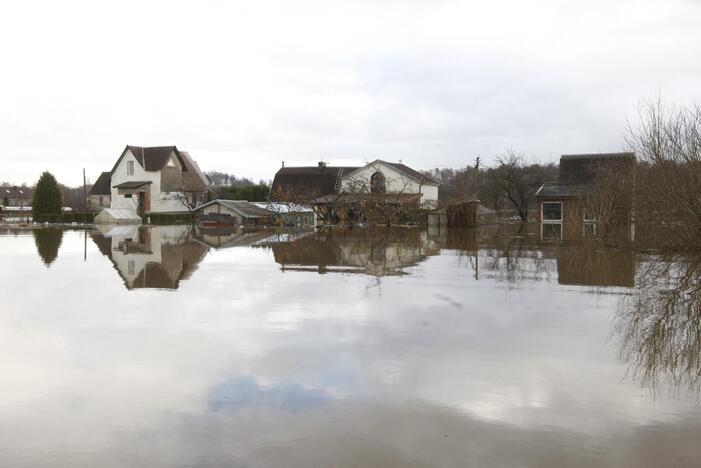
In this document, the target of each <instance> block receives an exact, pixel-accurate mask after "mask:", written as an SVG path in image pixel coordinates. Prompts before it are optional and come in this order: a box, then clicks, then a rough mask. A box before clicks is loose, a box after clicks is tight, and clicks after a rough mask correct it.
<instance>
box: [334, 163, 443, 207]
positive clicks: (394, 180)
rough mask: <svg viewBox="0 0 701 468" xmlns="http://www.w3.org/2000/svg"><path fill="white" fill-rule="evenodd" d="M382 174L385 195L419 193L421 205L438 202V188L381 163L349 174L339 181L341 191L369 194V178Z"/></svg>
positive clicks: (369, 165)
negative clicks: (375, 174) (385, 190)
mask: <svg viewBox="0 0 701 468" xmlns="http://www.w3.org/2000/svg"><path fill="white" fill-rule="evenodd" d="M378 171H379V172H382V174H383V175H384V176H385V186H386V189H387V193H408V194H415V193H420V194H421V195H422V196H421V201H420V202H421V203H422V204H424V203H427V204H435V203H437V202H438V187H437V186H435V185H426V184H421V183H420V182H419V181H418V180H416V179H414V178H413V177H411V176H409V175H407V174H405V173H403V172H401V171H399V170H398V169H396V168H395V167H394V166H390V165H389V164H385V163H383V162H377V161H375V162H372V163H370V164H368V165H367V166H365V167H363V168H360V169H358V170H356V171H354V172H352V173H350V174H347V175H346V176H345V177H343V179H342V180H341V191H344V192H349V193H352V192H359V193H363V192H364V193H369V192H370V187H371V183H370V178H371V177H372V175H373V174H374V173H376V172H378Z"/></svg>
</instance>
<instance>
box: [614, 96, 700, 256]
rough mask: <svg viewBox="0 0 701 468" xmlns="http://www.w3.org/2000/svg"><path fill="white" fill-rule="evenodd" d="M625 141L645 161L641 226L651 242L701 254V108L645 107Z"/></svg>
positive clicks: (638, 212)
mask: <svg viewBox="0 0 701 468" xmlns="http://www.w3.org/2000/svg"><path fill="white" fill-rule="evenodd" d="M626 141H627V143H628V144H629V145H630V147H631V148H632V149H633V150H634V151H635V152H636V154H637V156H638V158H639V159H640V161H641V165H640V168H639V171H638V187H639V188H640V190H638V191H637V193H636V204H635V208H636V210H635V212H636V220H635V221H636V226H638V227H639V230H640V232H641V234H643V237H644V239H645V240H646V241H647V242H650V243H651V244H653V245H655V246H656V247H662V248H669V249H673V250H699V249H701V190H699V187H701V108H700V107H699V106H698V105H697V104H694V105H691V106H686V107H675V106H669V105H667V104H665V103H664V102H663V100H662V98H661V97H659V96H658V97H656V98H655V99H653V100H650V101H644V102H643V103H642V104H641V105H640V107H639V121H638V122H637V124H635V125H632V124H629V127H628V133H627V136H626Z"/></svg>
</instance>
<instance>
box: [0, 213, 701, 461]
mask: <svg viewBox="0 0 701 468" xmlns="http://www.w3.org/2000/svg"><path fill="white" fill-rule="evenodd" d="M0 264H1V265H2V269H0V297H2V306H0V389H1V390H0V394H1V395H2V398H0V466H2V467H52V468H53V467H71V468H76V467H130V466H143V467H154V468H155V467H313V466H318V467H327V466H328V467H331V466H333V467H366V466H382V467H424V466H429V467H465V466H475V467H558V468H559V467H594V466H596V467H599V466H606V467H667V466H669V467H672V466H675V467H693V466H701V444H699V441H701V406H699V387H700V382H701V376H700V372H701V364H700V362H699V360H700V359H701V357H700V352H701V324H700V317H701V312H700V308H701V286H700V285H699V283H700V281H699V280H700V279H701V266H699V262H698V260H695V259H688V258H658V257H653V256H650V255H643V254H639V253H638V254H636V253H634V252H631V251H627V250H622V249H589V248H587V247H584V246H572V245H569V246H558V245H555V244H537V243H535V242H531V241H529V240H528V238H526V239H524V238H513V237H508V236H507V237H503V236H500V235H499V234H498V233H495V232H492V231H485V230H483V231H479V230H471V231H467V230H466V231H452V232H425V231H422V230H418V229H405V230H395V231H392V232H391V233H387V232H385V231H366V230H349V231H337V232H333V233H325V234H317V233H304V232H292V233H277V234H276V233H273V232H271V231H266V232H238V231H226V230H217V229H210V230H207V231H201V230H192V229H190V228H188V227H184V226H169V227H165V226H164V227H152V228H137V227H131V226H122V227H112V228H104V229H102V230H99V231H87V232H83V231H58V230H35V231H12V232H10V231H6V232H4V233H3V234H0Z"/></svg>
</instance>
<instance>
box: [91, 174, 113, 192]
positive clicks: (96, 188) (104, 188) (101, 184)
mask: <svg viewBox="0 0 701 468" xmlns="http://www.w3.org/2000/svg"><path fill="white" fill-rule="evenodd" d="M111 186H112V173H111V172H103V173H102V174H100V177H98V178H97V180H96V181H95V183H94V184H92V188H90V193H89V195H110V194H111Z"/></svg>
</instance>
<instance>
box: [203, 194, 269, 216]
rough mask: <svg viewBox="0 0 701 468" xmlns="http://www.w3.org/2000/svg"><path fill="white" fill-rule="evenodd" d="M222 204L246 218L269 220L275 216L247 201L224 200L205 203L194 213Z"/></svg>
mask: <svg viewBox="0 0 701 468" xmlns="http://www.w3.org/2000/svg"><path fill="white" fill-rule="evenodd" d="M217 203H218V204H220V205H222V206H224V207H226V208H228V209H230V210H231V211H233V212H234V213H238V214H239V215H240V216H242V217H244V218H267V217H270V216H273V215H274V214H275V213H273V212H272V211H268V210H266V209H264V208H260V207H258V206H256V205H255V204H254V203H251V202H248V201H245V200H222V199H217V200H212V201H211V202H209V203H205V204H203V205H200V206H198V207H197V208H195V210H194V211H199V210H201V209H203V208H205V207H208V206H210V205H214V204H217Z"/></svg>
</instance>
